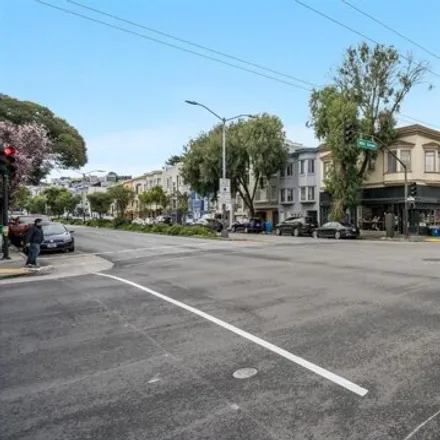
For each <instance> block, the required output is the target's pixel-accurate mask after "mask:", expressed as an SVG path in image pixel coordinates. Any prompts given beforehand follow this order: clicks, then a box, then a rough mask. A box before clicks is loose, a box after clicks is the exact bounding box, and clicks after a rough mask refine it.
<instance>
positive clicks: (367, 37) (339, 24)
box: [293, 0, 440, 78]
mask: <svg viewBox="0 0 440 440" xmlns="http://www.w3.org/2000/svg"><path fill="white" fill-rule="evenodd" d="M293 1H294V2H295V3H297V4H298V5H300V6H302V7H304V8H306V9H309V10H310V11H312V12H314V13H315V14H318V15H320V16H321V17H324V18H326V19H327V20H330V21H331V22H333V23H335V24H337V25H338V26H341V27H343V28H344V29H347V30H349V31H350V32H353V33H354V34H356V35H359V36H360V37H362V38H364V39H365V40H367V41H370V42H371V43H374V44H377V45H381V43H379V42H378V41H377V40H374V39H373V38H371V37H369V36H368V35H365V34H363V33H362V32H359V31H358V30H356V29H354V28H352V27H350V26H348V25H346V24H344V23H342V22H341V21H339V20H336V18H333V17H330V15H327V14H325V13H324V12H322V11H320V10H318V9H315V8H313V7H312V6H309V5H307V4H305V3H303V2H302V1H300V0H293ZM399 55H400V57H401V58H403V59H404V60H407V61H408V62H413V61H414V60H412V59H411V58H410V57H407V56H405V55H403V54H402V53H399ZM418 64H419V65H420V64H421V63H418ZM426 71H427V72H429V73H431V74H432V75H435V76H438V77H439V78H440V75H439V74H438V73H436V72H434V71H433V70H431V69H429V68H426Z"/></svg>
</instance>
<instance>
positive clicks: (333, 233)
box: [313, 222, 360, 240]
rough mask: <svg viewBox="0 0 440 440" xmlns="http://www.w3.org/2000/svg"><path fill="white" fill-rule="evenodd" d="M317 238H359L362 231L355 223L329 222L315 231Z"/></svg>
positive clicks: (314, 234)
mask: <svg viewBox="0 0 440 440" xmlns="http://www.w3.org/2000/svg"><path fill="white" fill-rule="evenodd" d="M313 236H314V237H315V238H335V239H336V240H339V239H340V238H359V236H360V231H359V228H357V227H356V226H354V225H350V224H348V223H343V222H328V223H325V224H324V225H323V226H321V227H320V228H316V229H315V230H314V231H313Z"/></svg>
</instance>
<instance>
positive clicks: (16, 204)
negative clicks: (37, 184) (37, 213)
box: [10, 185, 32, 211]
mask: <svg viewBox="0 0 440 440" xmlns="http://www.w3.org/2000/svg"><path fill="white" fill-rule="evenodd" d="M31 197H32V194H31V192H30V191H29V189H28V188H27V187H26V186H25V185H19V186H17V188H16V189H15V191H14V193H13V194H12V198H11V201H10V205H11V206H10V208H11V209H12V210H13V211H21V210H23V209H25V208H26V207H27V206H28V204H29V201H30V199H31Z"/></svg>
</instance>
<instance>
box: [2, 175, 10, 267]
mask: <svg viewBox="0 0 440 440" xmlns="http://www.w3.org/2000/svg"><path fill="white" fill-rule="evenodd" d="M8 188H9V178H8V175H7V174H6V173H5V174H3V211H2V212H3V257H2V260H10V259H11V257H10V256H9V238H8V233H7V232H8V224H9V216H8V211H9V191H8Z"/></svg>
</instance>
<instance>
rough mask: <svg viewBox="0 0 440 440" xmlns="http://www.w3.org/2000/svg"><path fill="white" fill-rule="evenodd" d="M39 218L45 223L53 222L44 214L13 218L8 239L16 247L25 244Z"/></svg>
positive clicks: (9, 226) (10, 222)
mask: <svg viewBox="0 0 440 440" xmlns="http://www.w3.org/2000/svg"><path fill="white" fill-rule="evenodd" d="M37 218H40V219H41V220H42V221H43V222H50V221H51V218H50V217H48V216H47V215H43V214H29V215H18V216H15V217H11V219H10V220H9V225H8V238H9V240H10V242H11V243H12V244H13V245H14V246H16V247H20V246H21V245H22V244H23V239H24V236H25V235H26V233H27V231H28V229H29V228H30V227H31V225H33V224H34V222H35V220H36V219H37Z"/></svg>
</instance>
